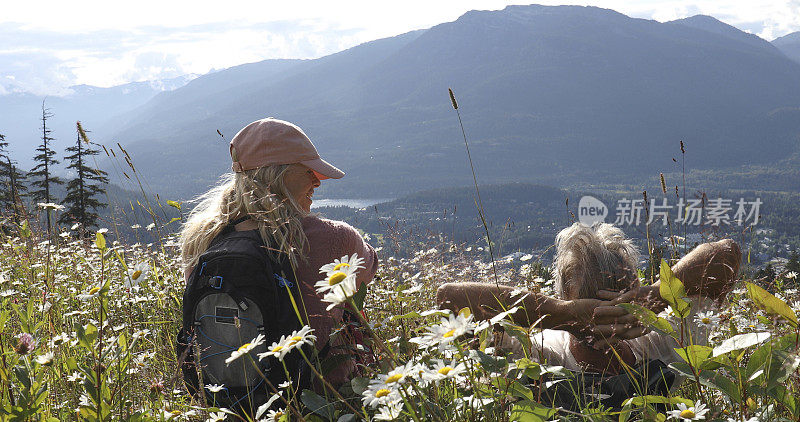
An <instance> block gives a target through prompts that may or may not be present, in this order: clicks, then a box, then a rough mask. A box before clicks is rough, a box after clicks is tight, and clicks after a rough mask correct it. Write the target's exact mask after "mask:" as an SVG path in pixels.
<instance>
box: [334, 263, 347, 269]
mask: <svg viewBox="0 0 800 422" xmlns="http://www.w3.org/2000/svg"><path fill="white" fill-rule="evenodd" d="M345 267H347V268H350V264H348V263H346V262H340V263H338V264H336V266H335V267H333V270H334V271H339V270H341V269H342V268H345Z"/></svg>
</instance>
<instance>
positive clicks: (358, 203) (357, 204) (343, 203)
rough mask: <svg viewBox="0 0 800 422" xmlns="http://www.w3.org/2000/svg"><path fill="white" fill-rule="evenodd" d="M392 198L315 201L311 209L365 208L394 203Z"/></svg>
mask: <svg viewBox="0 0 800 422" xmlns="http://www.w3.org/2000/svg"><path fill="white" fill-rule="evenodd" d="M392 200H393V199H392V198H378V199H315V200H314V202H312V203H311V208H320V207H350V208H365V207H369V206H372V205H375V204H380V203H381V202H389V201H392Z"/></svg>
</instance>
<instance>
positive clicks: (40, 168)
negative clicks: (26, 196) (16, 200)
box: [28, 101, 64, 238]
mask: <svg viewBox="0 0 800 422" xmlns="http://www.w3.org/2000/svg"><path fill="white" fill-rule="evenodd" d="M51 117H53V113H51V112H50V109H48V108H46V107H45V105H44V101H42V143H41V144H39V146H38V147H37V148H36V151H37V152H38V154H36V155H35V156H34V157H33V161H34V162H36V163H38V164H36V166H35V167H34V168H33V169H31V171H30V172H29V173H28V177H30V178H31V179H32V181H31V187H32V188H33V190H31V192H30V197H31V198H33V199H34V200H35V201H40V202H44V203H47V204H49V203H52V202H53V196H52V192H51V190H52V189H51V188H53V187H54V185H63V184H64V181H63V180H61V179H60V178H58V177H56V176H53V175H52V171H53V165H54V164H58V160H56V159H55V158H53V157H54V156H55V155H56V152H55V151H53V149H52V148H50V143H51V141H53V138H52V137H51V136H50V133H51V131H50V129H48V128H47V119H49V118H51ZM45 211H46V212H47V235H48V238H49V236H50V234H51V231H52V228H51V225H52V223H51V213H52V209H51V207H49V206H46V207H45Z"/></svg>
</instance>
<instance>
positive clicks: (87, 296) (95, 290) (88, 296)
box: [78, 284, 103, 301]
mask: <svg viewBox="0 0 800 422" xmlns="http://www.w3.org/2000/svg"><path fill="white" fill-rule="evenodd" d="M102 290H103V285H102V284H97V285H95V286H92V287H91V288H90V289H89V290H87V291H86V292H85V293H81V294H79V295H78V299H80V300H82V301H87V300H92V299H94V298H96V297H98V296H100V293H101V292H102Z"/></svg>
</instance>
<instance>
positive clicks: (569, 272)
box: [554, 223, 639, 299]
mask: <svg viewBox="0 0 800 422" xmlns="http://www.w3.org/2000/svg"><path fill="white" fill-rule="evenodd" d="M638 262H639V251H638V249H637V248H636V246H635V245H634V244H633V241H632V240H631V239H628V238H626V237H625V234H624V233H623V232H622V230H620V229H619V228H618V227H614V226H613V225H611V224H608V223H595V224H594V225H592V227H587V226H584V225H582V224H580V223H575V224H573V225H572V226H570V227H567V228H565V229H564V230H561V232H559V233H558V235H557V236H556V257H555V262H554V266H555V270H556V271H555V273H556V276H555V281H556V292H557V293H558V295H559V297H560V298H562V299H579V298H596V297H597V291H598V290H615V291H621V290H625V289H628V288H630V287H632V286H633V285H635V284H636V283H638V282H639V278H638V276H637V274H636V264H637V263H638ZM575 288H577V293H570V292H574V289H575ZM576 294H577V296H575V295H576ZM568 296H571V297H568Z"/></svg>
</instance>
